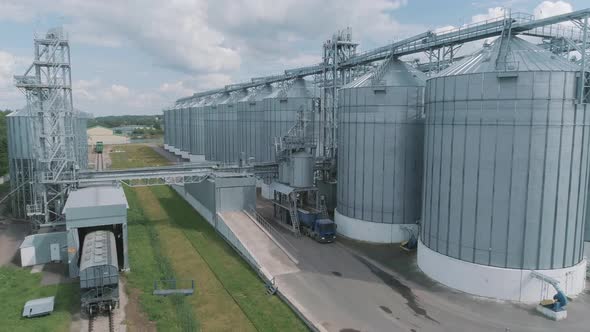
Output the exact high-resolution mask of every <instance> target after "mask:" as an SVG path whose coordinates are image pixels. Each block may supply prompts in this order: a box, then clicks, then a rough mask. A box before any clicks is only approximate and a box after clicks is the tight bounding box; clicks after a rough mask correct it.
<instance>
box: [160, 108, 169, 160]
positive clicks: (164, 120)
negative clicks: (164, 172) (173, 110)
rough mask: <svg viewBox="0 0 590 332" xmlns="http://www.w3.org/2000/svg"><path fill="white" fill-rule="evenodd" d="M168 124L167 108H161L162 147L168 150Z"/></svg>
mask: <svg viewBox="0 0 590 332" xmlns="http://www.w3.org/2000/svg"><path fill="white" fill-rule="evenodd" d="M167 126H168V110H167V109H163V110H162V129H163V130H164V149H165V150H168V147H169V146H170V137H169V136H168V134H169V132H170V131H169V130H168V129H167Z"/></svg>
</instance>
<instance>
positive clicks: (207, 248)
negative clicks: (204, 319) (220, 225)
mask: <svg viewBox="0 0 590 332" xmlns="http://www.w3.org/2000/svg"><path fill="white" fill-rule="evenodd" d="M151 190H152V191H153V192H154V194H155V195H156V197H157V198H158V200H159V202H160V204H161V205H162V207H163V208H164V210H165V211H166V214H167V215H168V217H169V220H170V221H171V223H172V224H174V225H175V226H176V227H179V228H180V229H182V232H183V233H184V235H185V237H186V238H187V239H188V240H189V241H190V243H191V244H192V246H193V248H194V249H195V250H196V251H197V252H198V253H199V255H200V256H201V257H202V258H203V259H204V260H205V261H206V263H207V265H208V267H209V268H210V269H211V270H212V271H213V273H214V274H215V276H216V277H217V279H219V281H220V282H221V283H222V284H223V286H224V287H225V289H226V290H227V292H229V293H230V294H231V296H232V297H233V298H234V300H235V301H236V303H238V305H239V306H240V308H241V309H242V310H243V311H244V313H245V314H246V315H247V316H248V318H249V319H250V321H252V323H253V324H254V326H255V327H256V329H257V330H259V331H307V327H306V326H305V325H304V323H303V322H302V321H301V320H300V319H299V318H298V317H297V316H296V315H295V313H294V312H293V311H291V309H290V308H289V307H288V306H287V305H286V304H285V303H284V302H282V301H281V300H280V299H279V298H278V297H276V296H268V295H266V293H265V286H264V283H263V282H262V281H261V280H260V279H259V277H258V275H257V274H256V273H255V272H254V271H253V270H252V269H251V268H250V266H249V265H248V264H247V263H246V262H244V261H243V260H242V258H241V257H240V256H239V255H238V254H237V253H235V252H234V251H233V249H232V248H231V247H230V246H229V245H228V244H227V243H226V242H225V241H224V240H223V239H222V238H221V237H220V236H219V235H218V234H217V233H216V231H215V230H214V229H213V227H211V225H209V223H208V222H207V221H206V220H205V219H203V217H201V216H200V215H199V214H198V213H197V212H196V211H195V210H194V209H193V208H192V207H191V206H190V205H189V204H188V203H187V202H186V201H185V200H184V199H183V198H182V197H180V196H179V195H178V194H177V193H176V192H175V191H174V190H173V189H172V188H170V187H152V188H151Z"/></svg>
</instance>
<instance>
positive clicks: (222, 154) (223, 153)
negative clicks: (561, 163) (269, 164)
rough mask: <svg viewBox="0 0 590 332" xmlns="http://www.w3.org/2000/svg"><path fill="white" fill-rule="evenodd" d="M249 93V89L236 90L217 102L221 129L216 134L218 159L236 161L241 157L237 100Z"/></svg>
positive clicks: (226, 161) (225, 161)
mask: <svg viewBox="0 0 590 332" xmlns="http://www.w3.org/2000/svg"><path fill="white" fill-rule="evenodd" d="M247 95H248V91H247V90H239V91H235V92H232V93H231V94H230V97H229V98H227V99H225V100H223V101H221V102H220V103H218V104H217V113H218V114H219V130H218V131H217V135H216V139H217V156H218V159H216V160H217V161H221V162H224V163H234V162H237V161H238V160H239V158H240V151H239V145H240V143H239V140H238V110H237V108H238V107H237V102H238V101H240V100H241V99H243V98H245V97H246V96H247Z"/></svg>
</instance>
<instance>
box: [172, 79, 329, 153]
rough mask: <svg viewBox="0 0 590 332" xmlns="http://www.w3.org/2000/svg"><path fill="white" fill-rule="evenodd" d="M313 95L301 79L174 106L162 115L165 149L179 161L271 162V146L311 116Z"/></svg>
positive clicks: (309, 86)
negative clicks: (300, 116)
mask: <svg viewBox="0 0 590 332" xmlns="http://www.w3.org/2000/svg"><path fill="white" fill-rule="evenodd" d="M317 97H318V93H317V91H316V90H315V89H314V88H313V87H312V85H311V84H310V83H308V82H307V81H306V80H304V79H295V80H293V81H292V82H289V83H288V84H285V85H284V86H281V87H273V86H271V85H265V86H262V87H258V88H256V89H249V90H245V89H244V90H238V91H235V92H231V93H229V92H226V93H220V94H217V95H213V96H207V97H200V98H199V97H195V98H191V99H185V100H183V101H181V102H177V104H176V105H174V106H173V107H171V108H169V109H166V110H164V123H165V129H166V130H165V135H164V144H165V145H164V147H165V148H166V149H167V150H168V151H170V152H173V153H175V154H177V155H179V156H180V157H182V158H184V159H188V160H191V161H198V160H207V161H213V162H218V163H226V164H231V163H237V162H238V161H239V160H240V159H241V158H244V159H245V161H246V160H253V161H255V162H270V161H274V141H275V138H276V137H280V136H283V135H285V134H286V133H287V131H288V130H289V129H290V128H291V127H292V126H293V125H294V124H295V120H296V119H297V112H298V111H300V110H307V111H310V110H311V107H312V100H313V98H317Z"/></svg>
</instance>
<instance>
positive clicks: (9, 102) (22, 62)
mask: <svg viewBox="0 0 590 332" xmlns="http://www.w3.org/2000/svg"><path fill="white" fill-rule="evenodd" d="M27 63H28V59H27V58H25V57H19V56H16V55H14V54H12V53H9V52H6V51H1V50H0V109H4V108H9V109H16V108H20V107H22V106H23V104H24V98H23V95H22V94H21V93H20V92H19V91H18V90H17V88H16V87H15V86H14V78H13V77H14V75H22V74H23V71H24V70H25V69H26V67H25V66H26V64H27Z"/></svg>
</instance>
